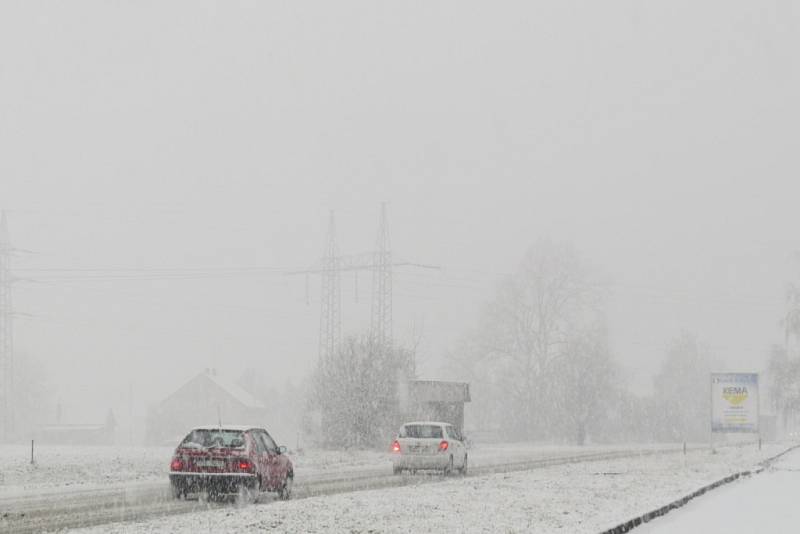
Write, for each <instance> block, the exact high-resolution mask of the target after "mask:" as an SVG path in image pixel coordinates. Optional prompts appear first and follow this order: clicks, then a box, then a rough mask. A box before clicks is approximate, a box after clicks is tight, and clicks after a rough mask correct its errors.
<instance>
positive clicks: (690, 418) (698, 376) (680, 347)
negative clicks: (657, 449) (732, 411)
mask: <svg viewBox="0 0 800 534" xmlns="http://www.w3.org/2000/svg"><path fill="white" fill-rule="evenodd" d="M712 363H713V362H712V359H711V356H710V354H709V352H708V350H707V349H706V348H705V347H703V346H702V345H701V344H700V343H699V342H698V341H697V338H696V337H695V336H694V335H693V334H690V333H688V332H682V333H681V334H680V335H679V336H678V337H677V338H675V339H674V340H673V341H672V342H671V344H670V346H669V348H668V350H667V354H666V357H665V358H664V361H663V362H662V365H661V370H660V371H659V373H658V374H657V375H656V377H655V384H654V390H655V394H654V396H653V401H652V402H653V413H652V417H653V418H654V419H655V420H657V421H658V424H657V425H656V426H655V427H654V433H655V436H654V437H655V438H657V439H660V440H667V441H703V440H706V439H708V433H709V420H708V418H709V413H710V411H711V395H710V389H709V388H710V387H711V386H710V376H711V370H712Z"/></svg>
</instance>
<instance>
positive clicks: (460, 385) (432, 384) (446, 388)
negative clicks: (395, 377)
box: [402, 380, 470, 430]
mask: <svg viewBox="0 0 800 534" xmlns="http://www.w3.org/2000/svg"><path fill="white" fill-rule="evenodd" d="M404 396H405V399H403V400H404V401H405V402H403V403H402V404H403V405H404V406H405V410H404V411H405V412H406V418H407V419H409V420H412V419H413V420H417V421H443V422H446V423H451V424H453V425H455V426H456V427H458V428H459V429H462V430H463V428H464V405H465V404H466V403H467V402H469V401H470V396H469V384H468V383H467V382H446V381H443V380H410V381H409V382H408V383H407V387H406V391H405V395H404Z"/></svg>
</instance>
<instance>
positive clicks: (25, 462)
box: [0, 445, 172, 496]
mask: <svg viewBox="0 0 800 534" xmlns="http://www.w3.org/2000/svg"><path fill="white" fill-rule="evenodd" d="M171 455H172V449H170V448H166V447H99V446H98V447H87V446H84V447H78V446H36V448H35V450H34V460H35V463H34V464H31V449H30V445H27V446H22V445H3V446H0V496H2V495H7V494H9V493H18V492H20V491H40V490H48V489H69V488H87V487H93V486H97V485H102V484H131V483H138V482H152V481H154V480H163V479H164V476H165V475H166V471H167V469H168V468H169V460H170V458H171Z"/></svg>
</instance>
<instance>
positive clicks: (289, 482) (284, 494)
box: [278, 473, 294, 501]
mask: <svg viewBox="0 0 800 534" xmlns="http://www.w3.org/2000/svg"><path fill="white" fill-rule="evenodd" d="M293 486H294V473H289V474H288V475H286V480H285V481H284V482H283V487H282V488H281V489H279V490H278V497H279V498H280V499H281V500H282V501H288V500H289V499H291V498H292V487H293Z"/></svg>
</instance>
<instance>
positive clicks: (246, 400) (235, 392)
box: [161, 369, 266, 409]
mask: <svg viewBox="0 0 800 534" xmlns="http://www.w3.org/2000/svg"><path fill="white" fill-rule="evenodd" d="M200 379H204V380H208V381H209V382H211V383H212V384H214V385H215V386H216V387H218V388H219V389H220V390H222V391H224V392H225V393H227V394H228V395H230V396H231V397H232V398H233V399H235V400H236V401H237V402H239V403H240V404H241V405H242V406H244V407H246V408H256V409H264V408H266V407H265V406H264V404H263V403H262V402H261V401H259V400H258V399H257V398H256V397H255V396H254V395H252V394H251V393H250V392H248V391H247V390H245V389H244V388H243V387H241V386H240V385H239V384H237V383H236V382H234V381H232V380H229V379H227V378H223V377H221V376H219V375H217V374H216V373H215V372H214V371H213V370H210V369H206V370H204V371H202V372H201V373H199V374H197V375H195V376H194V377H192V378H191V379H190V380H188V381H187V382H186V383H184V384H183V385H182V386H181V387H179V388H178V389H177V390H175V391H174V392H173V393H172V394H170V395H169V396H168V397H167V398H166V399H164V400H163V401H161V404H162V405H163V404H165V403H166V402H168V401H169V400H170V399H172V398H173V397H175V396H176V395H178V394H179V393H180V392H181V391H182V390H183V389H184V388H186V387H187V386H188V385H189V384H191V383H192V382H194V381H196V380H200Z"/></svg>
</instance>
